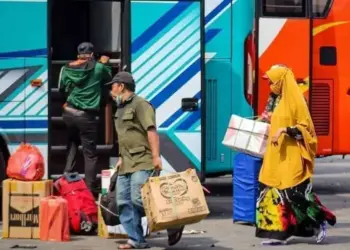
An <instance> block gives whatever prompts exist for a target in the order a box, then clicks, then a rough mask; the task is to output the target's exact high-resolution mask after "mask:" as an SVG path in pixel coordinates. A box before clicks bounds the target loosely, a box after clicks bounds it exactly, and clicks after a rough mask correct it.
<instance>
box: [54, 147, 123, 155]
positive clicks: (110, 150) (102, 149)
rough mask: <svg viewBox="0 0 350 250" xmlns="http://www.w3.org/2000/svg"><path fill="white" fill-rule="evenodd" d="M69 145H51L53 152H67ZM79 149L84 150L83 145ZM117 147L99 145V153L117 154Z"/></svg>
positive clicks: (56, 153)
mask: <svg viewBox="0 0 350 250" xmlns="http://www.w3.org/2000/svg"><path fill="white" fill-rule="evenodd" d="M66 150H67V146H51V154H55V155H58V154H65V153H66ZM79 151H80V152H81V151H82V146H79ZM116 152H117V151H116V147H115V146H114V145H97V153H98V155H110V156H114V155H116V154H117V153H116Z"/></svg>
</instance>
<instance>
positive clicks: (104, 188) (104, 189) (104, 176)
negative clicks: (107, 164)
mask: <svg viewBox="0 0 350 250" xmlns="http://www.w3.org/2000/svg"><path fill="white" fill-rule="evenodd" d="M114 173H115V169H106V170H102V172H101V193H102V194H107V193H108V189H109V185H110V183H111V178H112V176H113V174H114Z"/></svg>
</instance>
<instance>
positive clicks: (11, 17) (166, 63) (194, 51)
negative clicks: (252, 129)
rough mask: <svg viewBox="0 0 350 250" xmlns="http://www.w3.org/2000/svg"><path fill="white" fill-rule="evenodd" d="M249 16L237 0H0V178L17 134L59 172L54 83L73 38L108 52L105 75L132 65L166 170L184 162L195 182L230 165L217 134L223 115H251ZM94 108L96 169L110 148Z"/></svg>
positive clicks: (107, 161)
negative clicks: (247, 63) (247, 78)
mask: <svg viewBox="0 0 350 250" xmlns="http://www.w3.org/2000/svg"><path fill="white" fill-rule="evenodd" d="M248 2H250V4H247V3H248ZM253 19H254V3H253V2H251V1H246V0H181V1H180V0H177V1H175V0H169V1H168V0H164V1H157V0H149V1H144V0H122V1H112V0H105V1H101V0H0V29H1V37H2V39H0V170H1V171H0V181H2V180H3V179H5V178H6V174H5V173H6V171H5V168H6V163H7V160H8V158H9V156H10V155H11V153H13V152H14V151H15V150H16V148H17V147H18V146H19V144H20V143H22V142H26V143H30V144H32V145H35V146H37V147H38V148H39V149H40V151H41V153H42V155H43V156H44V158H45V163H46V164H45V166H46V172H45V178H57V176H59V175H61V174H62V172H63V169H64V165H65V159H66V157H65V154H66V142H67V135H66V133H65V126H64V123H63V120H62V105H63V103H64V102H65V100H64V99H63V97H62V96H61V95H60V94H59V92H58V89H57V87H58V82H57V81H58V77H59V72H60V69H61V67H62V65H64V64H65V63H67V62H68V61H71V60H75V58H76V47H77V45H78V44H79V43H80V42H83V41H90V42H92V43H93V44H94V46H95V49H96V51H97V52H96V57H97V58H98V57H99V56H100V55H107V56H109V57H110V58H111V60H110V65H111V66H112V68H113V73H116V72H118V71H119V70H121V69H122V68H126V70H128V71H130V72H132V74H133V75H134V77H135V80H136V84H137V85H136V92H137V94H139V95H140V96H142V97H145V98H146V99H148V100H149V101H150V102H151V103H152V104H153V106H154V107H155V109H156V120H157V125H158V131H159V133H160V139H161V140H160V142H161V155H162V160H163V165H164V166H163V167H164V169H165V170H166V171H169V172H172V171H182V170H185V169H187V168H189V167H194V168H196V169H197V170H198V173H199V175H200V176H201V177H202V179H203V180H204V178H205V177H212V176H219V175H223V174H227V173H231V171H232V156H233V154H234V152H232V151H231V150H230V149H228V148H226V147H224V146H223V145H222V139H223V137H224V134H225V131H226V127H227V124H228V122H229V119H230V116H231V114H232V113H236V114H240V115H242V116H251V115H252V113H253V109H252V107H251V106H250V105H249V103H248V102H247V101H246V100H245V94H244V84H243V80H244V57H245V55H244V47H243V46H242V45H243V44H244V39H245V37H246V36H247V35H248V34H249V33H251V31H252V27H253ZM101 107H102V108H101V112H100V115H99V116H98V117H96V119H99V124H100V125H99V137H98V146H97V150H98V154H99V163H98V166H99V168H100V169H99V170H102V169H106V168H109V166H111V165H113V164H114V163H115V161H116V156H117V153H118V143H117V137H116V135H115V132H114V121H113V113H114V112H115V107H114V105H113V103H112V102H111V101H110V100H104V101H103V102H102V103H101ZM81 151H82V148H81V147H80V148H79V155H78V159H77V166H78V168H77V171H79V172H80V173H84V170H83V169H84V161H83V157H82V153H81Z"/></svg>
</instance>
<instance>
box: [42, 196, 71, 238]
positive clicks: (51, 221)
mask: <svg viewBox="0 0 350 250" xmlns="http://www.w3.org/2000/svg"><path fill="white" fill-rule="evenodd" d="M39 216H40V217H39V218H40V219H39V225H40V240H43V241H69V240H70V234H69V220H68V203H67V201H66V200H65V199H63V198H62V197H55V196H49V197H45V198H43V199H42V200H41V201H40V212H39Z"/></svg>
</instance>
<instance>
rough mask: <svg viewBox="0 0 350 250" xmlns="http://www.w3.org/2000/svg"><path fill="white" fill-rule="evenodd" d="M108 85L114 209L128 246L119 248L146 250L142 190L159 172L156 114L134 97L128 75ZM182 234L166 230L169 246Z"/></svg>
mask: <svg viewBox="0 0 350 250" xmlns="http://www.w3.org/2000/svg"><path fill="white" fill-rule="evenodd" d="M108 84H111V85H112V90H111V96H112V97H113V99H114V100H115V102H116V105H117V112H116V114H115V127H116V132H117V135H118V142H119V161H118V163H117V165H116V168H117V171H118V180H117V206H118V211H119V216H120V222H121V224H122V225H123V227H124V229H125V231H126V232H127V234H128V236H129V240H128V242H127V244H123V245H120V246H119V247H118V248H119V249H135V248H137V249H143V248H149V245H148V243H147V242H146V240H145V238H144V236H143V229H142V225H141V218H142V217H143V216H144V208H143V205H142V199H141V187H142V185H143V184H144V183H145V182H146V181H147V180H148V178H149V177H150V176H151V175H152V173H154V172H155V171H156V172H159V171H160V170H161V169H162V161H161V158H160V152H159V136H158V133H157V129H156V122H155V111H154V109H153V107H152V105H151V104H150V103H149V102H147V101H146V100H145V99H143V98H141V97H139V96H137V95H136V94H135V82H134V79H133V77H132V75H131V74H130V73H128V72H124V71H122V72H119V73H118V74H116V75H115V76H114V78H113V80H112V81H111V82H110V83H108ZM182 231H183V227H181V228H179V229H172V230H168V237H169V245H175V244H176V243H177V242H178V241H179V240H180V239H181V236H182Z"/></svg>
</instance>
